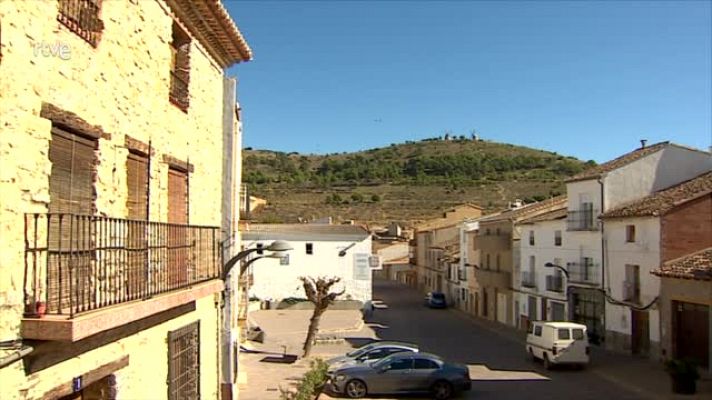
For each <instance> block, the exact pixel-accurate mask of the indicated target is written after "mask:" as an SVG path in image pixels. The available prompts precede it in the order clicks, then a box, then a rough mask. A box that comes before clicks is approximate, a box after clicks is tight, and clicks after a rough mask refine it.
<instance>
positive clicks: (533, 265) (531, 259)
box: [529, 256, 536, 273]
mask: <svg viewBox="0 0 712 400" xmlns="http://www.w3.org/2000/svg"><path fill="white" fill-rule="evenodd" d="M535 268H536V257H535V256H529V271H531V272H532V273H534V269H535Z"/></svg>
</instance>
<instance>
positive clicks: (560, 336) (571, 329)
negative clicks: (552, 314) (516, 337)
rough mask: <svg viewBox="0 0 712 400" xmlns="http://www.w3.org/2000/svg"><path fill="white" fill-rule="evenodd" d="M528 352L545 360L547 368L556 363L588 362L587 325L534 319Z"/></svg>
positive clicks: (530, 327)
mask: <svg viewBox="0 0 712 400" xmlns="http://www.w3.org/2000/svg"><path fill="white" fill-rule="evenodd" d="M527 352H528V353H529V355H530V356H531V357H532V358H539V359H541V360H543V361H544V367H545V368H546V369H549V368H551V366H552V365H554V364H576V365H579V366H582V367H583V366H584V365H586V364H588V361H589V352H590V348H589V346H588V337H587V336H586V325H581V324H575V323H573V322H547V321H533V322H531V323H530V324H529V330H528V331H527Z"/></svg>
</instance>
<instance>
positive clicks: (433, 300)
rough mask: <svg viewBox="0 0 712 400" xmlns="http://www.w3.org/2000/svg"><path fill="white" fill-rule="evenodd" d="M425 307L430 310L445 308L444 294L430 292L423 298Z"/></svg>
mask: <svg viewBox="0 0 712 400" xmlns="http://www.w3.org/2000/svg"><path fill="white" fill-rule="evenodd" d="M425 305H426V306H428V307H430V308H447V301H446V300H445V294H444V293H441V292H431V293H428V295H427V296H426V297H425Z"/></svg>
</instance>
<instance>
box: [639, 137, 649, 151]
mask: <svg viewBox="0 0 712 400" xmlns="http://www.w3.org/2000/svg"><path fill="white" fill-rule="evenodd" d="M647 142H648V139H640V148H641V149H644V148H645V143H647Z"/></svg>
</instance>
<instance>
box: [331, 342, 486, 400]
mask: <svg viewBox="0 0 712 400" xmlns="http://www.w3.org/2000/svg"><path fill="white" fill-rule="evenodd" d="M329 382H330V389H331V390H332V391H333V392H335V393H337V394H345V395H346V396H347V397H349V398H352V399H358V398H362V397H364V396H366V395H367V394H369V395H372V394H403V393H431V394H432V395H433V398H435V399H439V400H441V399H448V398H450V397H452V396H453V395H454V394H456V393H458V392H460V391H463V390H470V388H471V386H472V382H471V380H470V373H469V371H468V369H467V367H466V366H465V365H462V364H454V363H449V362H445V361H444V360H443V359H442V358H440V357H438V356H436V355H434V354H428V353H414V352H407V353H396V354H394V355H392V356H389V357H386V358H383V359H381V360H379V361H376V362H373V363H361V364H351V365H346V366H344V367H342V368H339V369H338V370H336V371H331V372H329Z"/></svg>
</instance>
